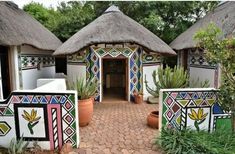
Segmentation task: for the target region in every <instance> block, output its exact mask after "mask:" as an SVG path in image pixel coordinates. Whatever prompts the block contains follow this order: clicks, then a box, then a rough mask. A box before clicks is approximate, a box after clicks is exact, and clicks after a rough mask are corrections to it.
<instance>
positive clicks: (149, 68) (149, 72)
mask: <svg viewBox="0 0 235 154" xmlns="http://www.w3.org/2000/svg"><path fill="white" fill-rule="evenodd" d="M160 66H161V65H159V64H157V65H150V66H148V65H145V66H143V74H144V76H143V86H144V88H143V93H144V100H147V98H148V96H152V95H150V94H149V93H148V92H147V90H146V86H145V82H144V81H145V76H146V80H147V81H148V85H149V87H150V88H153V89H155V84H154V83H153V77H152V73H153V71H155V70H158V68H159V67H160Z"/></svg>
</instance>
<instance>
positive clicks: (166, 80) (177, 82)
mask: <svg viewBox="0 0 235 154" xmlns="http://www.w3.org/2000/svg"><path fill="white" fill-rule="evenodd" d="M152 77H153V82H154V84H155V89H152V88H150V87H149V85H148V81H147V80H146V77H145V84H146V89H147V91H148V92H149V93H150V94H151V95H152V96H154V97H158V96H159V90H160V89H169V88H183V87H186V86H187V85H188V75H187V72H186V71H184V69H183V68H181V67H174V69H172V68H170V67H168V66H167V67H166V68H165V69H162V68H159V69H158V72H156V71H154V72H153V74H152ZM157 77H158V80H157Z"/></svg>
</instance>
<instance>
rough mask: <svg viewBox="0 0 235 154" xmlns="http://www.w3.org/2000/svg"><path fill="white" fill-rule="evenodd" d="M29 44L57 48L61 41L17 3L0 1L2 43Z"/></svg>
mask: <svg viewBox="0 0 235 154" xmlns="http://www.w3.org/2000/svg"><path fill="white" fill-rule="evenodd" d="M22 44H28V45H31V46H34V47H36V48H39V49H43V50H55V49H57V48H58V47H59V46H60V45H61V44H62V43H61V41H60V40H59V39H58V38H57V37H56V36H55V35H54V34H53V33H51V32H50V31H49V30H48V29H46V28H45V27H44V26H43V25H41V24H40V23H39V22H38V21H37V20H35V19H34V18H32V17H31V16H30V15H28V14H27V13H26V12H24V11H23V10H21V9H19V8H18V6H17V5H16V4H14V3H13V2H9V1H1V2H0V45H3V46H10V45H22Z"/></svg>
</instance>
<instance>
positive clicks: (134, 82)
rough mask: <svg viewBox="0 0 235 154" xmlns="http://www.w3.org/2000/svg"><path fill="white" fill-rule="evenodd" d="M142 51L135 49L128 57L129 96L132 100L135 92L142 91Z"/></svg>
mask: <svg viewBox="0 0 235 154" xmlns="http://www.w3.org/2000/svg"><path fill="white" fill-rule="evenodd" d="M142 53H143V52H142V51H141V50H140V48H139V50H137V51H136V52H134V53H133V54H132V56H131V57H130V64H129V66H130V97H131V101H133V100H134V93H135V92H142V91H143V67H142V66H143V62H142V60H143V59H142Z"/></svg>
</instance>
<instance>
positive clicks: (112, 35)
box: [54, 6, 175, 55]
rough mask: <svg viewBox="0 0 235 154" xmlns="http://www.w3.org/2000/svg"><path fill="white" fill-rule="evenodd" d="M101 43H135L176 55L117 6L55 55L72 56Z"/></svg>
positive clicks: (80, 32)
mask: <svg viewBox="0 0 235 154" xmlns="http://www.w3.org/2000/svg"><path fill="white" fill-rule="evenodd" d="M99 43H135V44H138V45H141V46H142V47H143V48H145V49H146V50H148V51H152V52H159V53H162V54H169V55H175V52H174V51H173V50H172V49H171V48H170V47H169V46H168V45H167V44H166V43H165V42H163V41H162V40H161V39H160V38H158V37H157V36H156V35H154V34H153V33H152V32H150V31H149V30H147V29H146V28H145V27H143V26H142V25H140V24H139V23H137V22H136V21H134V20H132V19H131V18H129V17H128V16H126V15H124V14H123V13H122V12H121V11H120V10H119V9H118V8H117V7H116V6H111V7H109V8H108V9H107V10H106V11H105V12H104V14H103V15H101V16H100V17H98V18H97V19H95V20H94V21H93V22H91V23H90V24H88V25H87V26H85V27H84V28H82V29H81V30H80V31H78V32H77V33H76V34H75V35H73V36H72V37H71V38H70V39H68V40H67V41H66V42H65V43H64V44H63V45H62V46H60V47H59V48H58V49H57V50H56V51H55V52H54V55H65V54H72V53H74V52H77V51H80V50H82V49H84V48H86V47H88V46H90V45H93V44H99Z"/></svg>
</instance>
